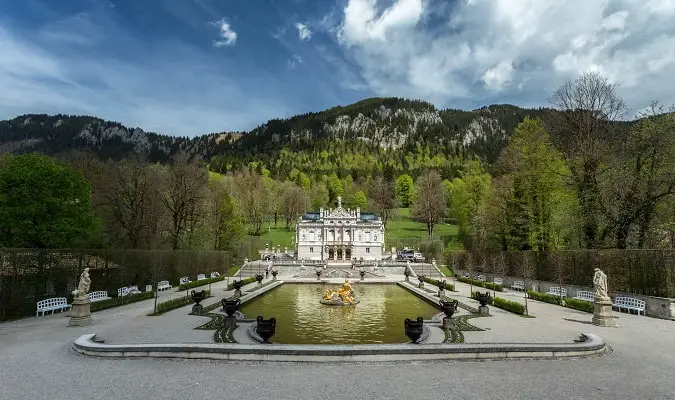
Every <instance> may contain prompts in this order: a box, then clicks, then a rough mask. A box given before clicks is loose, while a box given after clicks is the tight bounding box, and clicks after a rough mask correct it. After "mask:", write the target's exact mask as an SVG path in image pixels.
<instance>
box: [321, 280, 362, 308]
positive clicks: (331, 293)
mask: <svg viewBox="0 0 675 400" xmlns="http://www.w3.org/2000/svg"><path fill="white" fill-rule="evenodd" d="M358 303H359V299H357V298H356V294H354V289H352V285H350V284H349V281H348V280H346V279H345V283H343V284H342V286H341V287H340V288H339V289H338V290H331V289H326V290H325V291H324V292H323V299H321V304H327V305H330V306H350V305H354V304H358Z"/></svg>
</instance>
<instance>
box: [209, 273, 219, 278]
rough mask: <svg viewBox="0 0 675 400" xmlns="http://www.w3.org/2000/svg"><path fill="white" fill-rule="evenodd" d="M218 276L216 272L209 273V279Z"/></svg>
mask: <svg viewBox="0 0 675 400" xmlns="http://www.w3.org/2000/svg"><path fill="white" fill-rule="evenodd" d="M219 276H220V274H219V273H218V272H211V278H217V277H219Z"/></svg>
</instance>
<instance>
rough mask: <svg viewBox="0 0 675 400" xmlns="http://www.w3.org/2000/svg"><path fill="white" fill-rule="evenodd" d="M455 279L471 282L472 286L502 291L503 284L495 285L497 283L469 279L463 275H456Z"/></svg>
mask: <svg viewBox="0 0 675 400" xmlns="http://www.w3.org/2000/svg"><path fill="white" fill-rule="evenodd" d="M457 280H458V281H460V282H462V283H466V284H473V285H474V286H480V287H483V288H485V289H490V290H495V291H497V292H503V291H504V285H497V284H495V283H492V282H483V281H478V280H475V279H471V278H465V277H463V276H458V277H457Z"/></svg>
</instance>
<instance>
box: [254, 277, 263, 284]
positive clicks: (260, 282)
mask: <svg viewBox="0 0 675 400" xmlns="http://www.w3.org/2000/svg"><path fill="white" fill-rule="evenodd" d="M255 280H256V281H258V286H260V285H262V280H263V275H262V274H257V275H256V276H255Z"/></svg>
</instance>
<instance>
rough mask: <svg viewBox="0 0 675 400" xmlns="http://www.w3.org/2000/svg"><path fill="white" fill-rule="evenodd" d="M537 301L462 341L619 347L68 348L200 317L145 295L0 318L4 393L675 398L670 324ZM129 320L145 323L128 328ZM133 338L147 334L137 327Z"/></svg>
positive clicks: (10, 398)
mask: <svg viewBox="0 0 675 400" xmlns="http://www.w3.org/2000/svg"><path fill="white" fill-rule="evenodd" d="M214 286H215V285H214ZM460 291H463V289H462V288H461V284H460ZM460 294H461V293H460ZM467 300H468V299H467ZM534 303H535V302H531V303H530V305H531V308H530V309H531V311H532V313H533V314H534V315H536V316H537V318H532V319H526V318H521V317H517V316H515V315H513V314H508V313H505V312H502V311H501V310H497V309H495V308H491V310H492V312H493V313H494V314H495V316H494V317H490V318H474V319H473V320H471V322H472V323H475V324H477V325H478V324H480V326H482V327H486V328H491V330H490V331H487V332H482V333H480V332H479V333H473V332H465V337H466V338H467V341H469V338H472V341H474V340H475V341H478V340H476V339H475V338H478V336H477V335H481V334H482V335H484V336H483V337H486V338H487V337H489V338H490V339H489V340H490V341H501V339H503V341H514V340H513V339H514V338H520V340H518V341H529V340H530V339H536V338H539V337H560V338H561V340H562V341H569V340H571V337H573V336H575V335H577V334H578V333H580V332H582V331H589V332H595V333H598V334H599V335H601V336H602V337H603V338H604V339H606V340H607V342H608V343H609V344H610V345H611V346H612V348H613V353H612V354H609V355H606V356H601V357H594V358H588V359H577V360H541V361H538V360H520V361H515V360H512V361H483V362H461V361H452V362H413V363H385V364H348V365H345V364H332V365H326V364H303V363H282V364H277V363H259V362H216V361H203V360H157V359H138V360H129V359H99V358H95V357H85V356H81V355H79V354H77V353H75V352H74V351H73V350H72V349H71V345H72V342H73V340H74V339H75V338H76V337H78V336H79V335H81V334H84V333H91V332H96V333H98V332H104V333H105V334H106V335H109V336H111V337H110V338H106V339H108V340H109V341H110V342H112V341H113V340H115V339H114V338H113V337H112V336H113V335H118V334H119V335H122V333H123V332H125V330H126V331H130V332H136V331H139V332H140V331H142V330H143V329H146V330H164V331H165V332H164V334H166V336H167V337H172V336H173V337H176V338H178V337H179V336H180V335H181V334H182V333H179V331H181V330H182V329H183V328H182V327H180V326H179V325H178V323H177V321H178V320H181V319H182V320H186V319H192V318H199V317H189V318H186V317H185V314H187V312H188V309H187V308H183V309H179V310H176V311H172V312H170V313H167V314H165V315H164V316H161V317H146V316H145V314H147V312H149V311H150V310H151V309H152V301H144V302H141V303H136V304H130V305H127V306H123V307H118V308H114V309H110V310H104V311H100V312H97V313H94V314H93V315H94V318H95V325H94V326H91V327H84V328H68V327H67V326H66V325H67V323H68V318H66V317H65V316H64V315H63V314H61V315H59V314H56V315H53V316H51V315H50V316H47V317H41V318H26V319H23V320H19V321H13V322H8V323H2V324H0V399H2V400H14V399H69V398H81V397H88V398H95V399H139V398H153V399H193V398H205V397H214V398H225V399H228V398H242V397H244V396H246V397H255V398H276V399H297V400H304V399H311V400H316V399H317V398H326V397H330V398H333V397H340V398H347V399H350V398H353V399H407V398H452V399H504V398H519V399H547V398H555V399H675V374H674V370H673V368H674V367H675V332H674V331H675V321H664V320H658V319H654V318H648V317H637V316H629V315H626V314H618V313H617V314H616V315H618V316H619V317H620V318H619V319H618V320H617V321H618V323H619V324H620V327H619V328H597V327H594V326H592V325H589V324H585V323H582V322H571V321H565V320H564V319H563V318H570V319H577V320H579V321H590V314H586V313H581V312H577V311H574V310H567V309H563V308H561V307H558V306H554V305H549V304H544V303H537V304H534ZM207 304H210V302H207ZM174 313H175V314H176V317H174V315H173V314H174ZM151 320H157V321H160V322H161V321H164V322H170V323H169V324H166V325H163V324H159V323H158V324H159V325H152V324H155V322H153V321H151ZM477 321H480V322H477ZM174 323H176V327H175V328H174V327H171V328H170V327H168V326H167V325H173V324H174ZM188 325H189V324H188ZM133 327H136V328H139V327H142V328H143V329H140V328H139V329H126V328H133ZM195 332H197V331H194V330H191V331H190V337H195V338H196V337H197V336H195V335H198V333H195ZM206 332H208V333H210V332H211V331H206ZM134 335H135V336H134ZM474 335H476V336H474ZM120 337H121V336H120ZM130 337H135V338H137V339H138V340H143V339H144V336H143V334H142V333H133V335H131V336H130ZM507 338H508V339H509V340H506V339H507ZM486 340H487V339H486Z"/></svg>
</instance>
